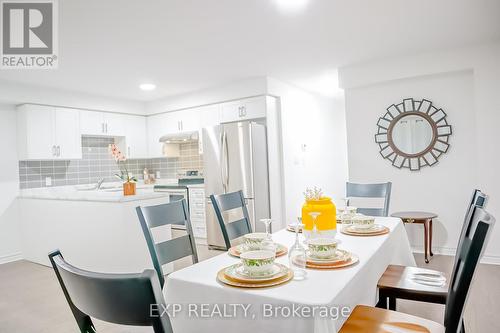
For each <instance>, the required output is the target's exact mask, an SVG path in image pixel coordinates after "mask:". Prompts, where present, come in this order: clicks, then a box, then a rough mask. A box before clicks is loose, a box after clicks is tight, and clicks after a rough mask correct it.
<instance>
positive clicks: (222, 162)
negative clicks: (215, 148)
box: [220, 131, 227, 193]
mask: <svg viewBox="0 0 500 333" xmlns="http://www.w3.org/2000/svg"><path fill="white" fill-rule="evenodd" d="M220 140H221V145H220V146H221V154H220V159H221V160H220V179H221V182H222V190H223V192H224V193H226V192H227V186H226V180H225V176H224V168H225V167H226V156H225V155H226V149H225V145H224V143H225V140H226V132H224V131H222V133H221V139H220Z"/></svg>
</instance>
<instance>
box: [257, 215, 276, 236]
mask: <svg viewBox="0 0 500 333" xmlns="http://www.w3.org/2000/svg"><path fill="white" fill-rule="evenodd" d="M260 222H262V223H264V225H265V226H266V236H267V239H272V236H271V223H272V222H273V220H272V219H260Z"/></svg>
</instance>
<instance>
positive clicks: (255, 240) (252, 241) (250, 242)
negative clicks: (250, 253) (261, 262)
mask: <svg viewBox="0 0 500 333" xmlns="http://www.w3.org/2000/svg"><path fill="white" fill-rule="evenodd" d="M266 239H267V234H266V233H265V232H253V233H250V234H246V235H244V236H243V240H244V241H245V245H246V248H247V249H248V250H260V249H262V242H263V241H265V240H266Z"/></svg>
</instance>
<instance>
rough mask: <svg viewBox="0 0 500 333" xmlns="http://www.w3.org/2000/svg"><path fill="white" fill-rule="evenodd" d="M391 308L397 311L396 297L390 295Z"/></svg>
mask: <svg viewBox="0 0 500 333" xmlns="http://www.w3.org/2000/svg"><path fill="white" fill-rule="evenodd" d="M389 310H392V311H396V298H395V297H389Z"/></svg>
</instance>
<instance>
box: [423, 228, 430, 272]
mask: <svg viewBox="0 0 500 333" xmlns="http://www.w3.org/2000/svg"><path fill="white" fill-rule="evenodd" d="M428 223H429V220H426V221H424V255H425V263H426V264H428V263H429V257H428V255H427V250H428V249H429V244H428V242H429V226H428Z"/></svg>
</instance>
